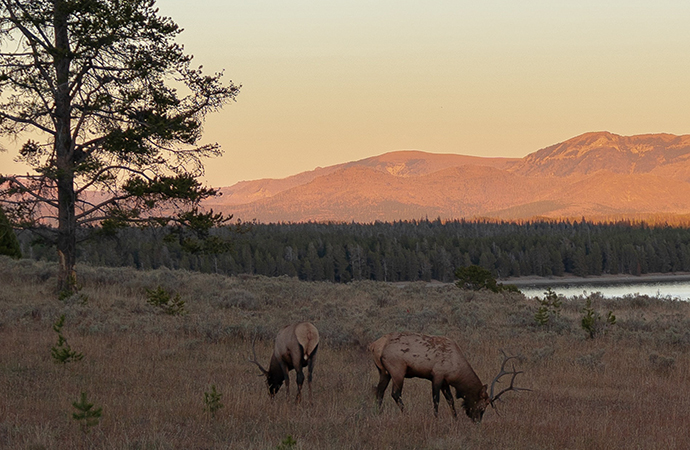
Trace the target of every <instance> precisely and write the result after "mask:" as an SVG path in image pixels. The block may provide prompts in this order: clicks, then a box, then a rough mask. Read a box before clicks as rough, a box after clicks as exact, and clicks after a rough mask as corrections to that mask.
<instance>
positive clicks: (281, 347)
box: [249, 322, 319, 403]
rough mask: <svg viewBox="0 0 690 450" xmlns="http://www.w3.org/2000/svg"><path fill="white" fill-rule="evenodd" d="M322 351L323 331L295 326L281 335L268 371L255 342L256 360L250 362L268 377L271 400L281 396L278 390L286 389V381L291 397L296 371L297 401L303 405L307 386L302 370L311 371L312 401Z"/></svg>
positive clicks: (312, 326) (300, 324)
mask: <svg viewBox="0 0 690 450" xmlns="http://www.w3.org/2000/svg"><path fill="white" fill-rule="evenodd" d="M318 347H319V330H317V329H316V327H315V326H314V325H312V324H311V323H309V322H300V323H295V324H292V325H288V326H286V327H285V328H283V329H282V330H280V331H279V332H278V335H277V336H276V340H275V345H274V346H273V356H271V362H270V363H269V366H268V370H266V369H264V368H263V367H262V366H261V364H259V362H258V361H257V360H256V350H255V349H254V342H252V353H253V356H254V358H253V359H251V358H250V359H249V362H252V363H254V364H256V365H257V366H258V367H259V370H261V373H262V374H263V375H264V376H265V377H266V384H267V385H268V393H269V394H270V395H271V397H273V396H275V395H276V394H277V393H278V390H280V387H281V386H282V385H283V381H284V382H285V389H286V391H287V395H288V397H289V396H290V376H289V372H290V371H291V370H293V369H294V370H295V372H296V373H297V397H296V398H295V402H296V403H299V402H300V401H301V399H302V384H303V383H304V373H303V372H302V368H304V367H307V368H308V369H309V376H308V378H307V385H308V387H309V399H311V378H312V371H313V370H314V358H315V356H316V350H317V349H318Z"/></svg>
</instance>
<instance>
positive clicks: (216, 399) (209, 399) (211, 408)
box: [204, 384, 223, 418]
mask: <svg viewBox="0 0 690 450" xmlns="http://www.w3.org/2000/svg"><path fill="white" fill-rule="evenodd" d="M222 397H223V394H221V393H220V392H218V391H216V385H215V384H212V385H211V391H210V392H204V405H205V406H206V411H208V412H209V413H210V414H211V417H213V418H215V417H216V411H218V410H219V409H220V408H222V407H223V403H222V402H221V398H222Z"/></svg>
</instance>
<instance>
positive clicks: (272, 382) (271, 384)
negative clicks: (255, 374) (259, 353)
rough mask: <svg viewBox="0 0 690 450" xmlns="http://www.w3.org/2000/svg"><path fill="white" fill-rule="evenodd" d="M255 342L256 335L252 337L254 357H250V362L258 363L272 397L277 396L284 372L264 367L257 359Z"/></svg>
mask: <svg viewBox="0 0 690 450" xmlns="http://www.w3.org/2000/svg"><path fill="white" fill-rule="evenodd" d="M255 343H256V337H254V339H252V355H253V358H249V362H251V363H254V364H256V366H257V367H258V368H259V370H260V371H261V374H262V375H263V376H265V377H266V386H268V393H269V394H270V396H271V398H273V396H275V395H276V394H277V393H278V391H279V390H280V387H281V386H282V385H283V374H282V373H279V372H276V371H273V372H269V371H268V370H266V369H264V368H263V366H262V365H261V364H259V361H257V359H256V348H255Z"/></svg>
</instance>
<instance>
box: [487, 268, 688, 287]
mask: <svg viewBox="0 0 690 450" xmlns="http://www.w3.org/2000/svg"><path fill="white" fill-rule="evenodd" d="M497 281H498V282H499V283H503V284H512V285H513V286H517V287H520V286H535V287H536V286H570V285H605V284H642V283H654V282H675V281H677V282H683V281H690V272H674V273H647V274H644V275H630V274H621V275H600V276H589V277H576V276H573V275H566V276H563V277H538V276H533V275H532V276H527V277H518V278H504V279H500V280H497Z"/></svg>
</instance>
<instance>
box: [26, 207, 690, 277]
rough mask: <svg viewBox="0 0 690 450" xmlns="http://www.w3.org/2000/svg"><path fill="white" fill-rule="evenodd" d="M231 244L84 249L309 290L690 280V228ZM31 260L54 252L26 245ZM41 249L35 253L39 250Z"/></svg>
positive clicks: (557, 226)
mask: <svg viewBox="0 0 690 450" xmlns="http://www.w3.org/2000/svg"><path fill="white" fill-rule="evenodd" d="M215 233H216V234H218V235H219V236H221V237H231V238H232V239H233V240H234V249H233V251H231V252H227V253H219V254H210V253H205V254H203V253H196V254H192V253H188V252H185V251H183V249H182V246H181V245H180V244H179V243H178V242H169V241H168V240H166V239H164V236H165V230H152V229H147V230H140V229H133V228H132V229H124V230H121V231H120V232H119V233H118V234H117V235H116V236H114V237H108V238H105V237H104V238H100V239H94V240H90V241H87V242H84V243H83V244H81V246H80V248H79V253H78V261H79V262H82V263H87V264H91V265H105V266H133V267H137V268H140V269H151V268H158V267H161V266H166V267H169V268H175V269H188V270H194V271H201V272H217V273H222V274H233V275H237V274H260V275H267V276H280V275H287V276H291V277H299V278H300V279H303V280H314V281H320V280H328V281H333V282H340V283H343V282H348V281H351V280H362V279H370V280H381V281H417V280H425V281H429V280H432V279H433V280H440V281H446V282H448V281H453V280H454V271H455V269H456V268H458V267H462V266H468V265H471V264H476V265H479V266H481V267H484V268H486V269H489V270H491V272H492V273H493V274H494V276H496V277H497V278H504V277H511V276H526V275H539V276H562V275H564V274H566V273H568V274H573V275H576V276H588V275H602V274H618V273H626V274H633V275H640V274H644V273H652V272H661V273H667V272H679V271H690V228H682V227H671V226H664V225H654V226H649V225H646V224H644V223H632V222H618V223H610V224H593V223H588V222H585V221H582V222H577V221H575V222H570V221H561V222H531V223H522V224H520V223H510V222H489V221H464V220H460V221H453V222H441V221H440V220H436V221H427V220H424V221H404V222H394V223H374V224H357V223H350V224H320V223H303V224H267V225H264V224H255V225H253V226H251V227H250V229H249V231H247V232H245V233H243V234H237V235H231V234H230V233H231V232H230V231H228V230H215ZM20 241H21V243H22V251H23V252H24V255H25V256H29V257H32V258H35V259H47V260H52V259H55V256H54V254H55V251H54V249H49V248H47V247H44V246H42V245H40V244H36V243H35V242H33V240H32V238H31V236H29V235H27V234H23V235H20ZM32 242H33V243H32Z"/></svg>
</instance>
